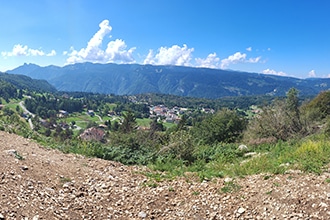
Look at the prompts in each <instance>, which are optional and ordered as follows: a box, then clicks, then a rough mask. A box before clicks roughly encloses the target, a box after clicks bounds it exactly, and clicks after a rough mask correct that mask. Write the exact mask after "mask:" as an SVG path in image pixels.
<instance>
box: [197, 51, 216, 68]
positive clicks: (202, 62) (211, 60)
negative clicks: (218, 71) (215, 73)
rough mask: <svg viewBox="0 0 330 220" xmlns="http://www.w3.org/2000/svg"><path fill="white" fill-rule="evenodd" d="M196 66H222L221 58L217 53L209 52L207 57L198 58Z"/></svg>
mask: <svg viewBox="0 0 330 220" xmlns="http://www.w3.org/2000/svg"><path fill="white" fill-rule="evenodd" d="M195 62H196V67H205V68H214V69H215V68H219V67H220V58H219V57H217V54H216V53H211V54H209V55H208V56H207V57H206V58H205V59H202V58H196V59H195Z"/></svg>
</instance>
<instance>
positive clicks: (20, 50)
mask: <svg viewBox="0 0 330 220" xmlns="http://www.w3.org/2000/svg"><path fill="white" fill-rule="evenodd" d="M1 55H2V56H3V57H15V56H55V55H56V51H55V50H52V51H51V52H50V53H48V54H46V53H45V52H44V51H42V50H39V49H31V48H29V47H28V46H27V45H24V46H23V45H21V44H16V45H14V47H13V49H12V51H8V52H7V51H4V52H1Z"/></svg>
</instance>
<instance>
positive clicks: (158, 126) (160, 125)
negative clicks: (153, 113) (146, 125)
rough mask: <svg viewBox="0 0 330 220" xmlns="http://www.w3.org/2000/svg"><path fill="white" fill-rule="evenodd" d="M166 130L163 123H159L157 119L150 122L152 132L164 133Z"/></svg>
mask: <svg viewBox="0 0 330 220" xmlns="http://www.w3.org/2000/svg"><path fill="white" fill-rule="evenodd" d="M164 130H165V128H164V125H163V123H159V122H158V121H157V118H155V119H153V120H152V121H151V122H150V132H156V131H164Z"/></svg>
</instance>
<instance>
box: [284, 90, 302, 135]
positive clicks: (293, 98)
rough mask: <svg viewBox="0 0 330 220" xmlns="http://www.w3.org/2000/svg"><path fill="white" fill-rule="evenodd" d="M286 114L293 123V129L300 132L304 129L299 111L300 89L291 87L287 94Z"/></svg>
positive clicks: (290, 122) (289, 121)
mask: <svg viewBox="0 0 330 220" xmlns="http://www.w3.org/2000/svg"><path fill="white" fill-rule="evenodd" d="M285 103H286V114H287V117H288V123H289V124H291V129H293V130H294V131H295V132H299V131H300V130H301V129H302V124H301V120H300V111H299V99H298V90H297V89H295V88H291V89H290V90H289V91H288V93H287V95H286V100H285Z"/></svg>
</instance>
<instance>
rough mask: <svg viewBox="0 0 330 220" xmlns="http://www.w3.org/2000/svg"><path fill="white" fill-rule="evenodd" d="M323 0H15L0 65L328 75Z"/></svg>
mask: <svg viewBox="0 0 330 220" xmlns="http://www.w3.org/2000/svg"><path fill="white" fill-rule="evenodd" d="M329 11H330V1H327V0H314V1H311V0H203V1H201V0H200V1H197V0H196V1H195V0H190V1H184V0H162V1H161V0H138V1H137V0H56V1H54V0H33V1H26V0H13V1H2V2H1V7H0V27H1V32H0V71H6V70H9V69H13V68H15V67H17V66H19V65H22V64H24V63H36V64H38V65H41V66H47V65H58V66H64V65H67V64H72V63H77V62H87V61H88V62H98V63H112V62H114V63H139V64H154V65H163V64H166V65H167V64H168V65H182V66H194V67H210V68H219V69H232V70H239V71H247V72H257V73H265V74H276V75H285V76H294V77H299V78H307V77H330V16H329Z"/></svg>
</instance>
